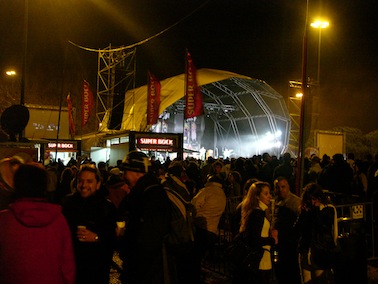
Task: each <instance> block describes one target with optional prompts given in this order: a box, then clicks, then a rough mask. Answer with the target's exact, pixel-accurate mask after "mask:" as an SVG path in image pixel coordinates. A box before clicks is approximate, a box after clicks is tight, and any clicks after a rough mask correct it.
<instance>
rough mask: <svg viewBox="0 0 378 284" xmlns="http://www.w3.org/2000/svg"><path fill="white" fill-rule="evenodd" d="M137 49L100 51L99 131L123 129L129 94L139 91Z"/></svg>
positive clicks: (98, 84)
mask: <svg viewBox="0 0 378 284" xmlns="http://www.w3.org/2000/svg"><path fill="white" fill-rule="evenodd" d="M135 76H136V47H119V48H112V46H111V45H109V46H108V47H106V48H104V49H101V50H98V71H97V100H96V117H97V122H98V125H99V127H98V130H99V132H107V131H109V130H120V128H121V124H122V117H123V109H124V102H125V93H126V91H127V90H130V89H134V88H135Z"/></svg>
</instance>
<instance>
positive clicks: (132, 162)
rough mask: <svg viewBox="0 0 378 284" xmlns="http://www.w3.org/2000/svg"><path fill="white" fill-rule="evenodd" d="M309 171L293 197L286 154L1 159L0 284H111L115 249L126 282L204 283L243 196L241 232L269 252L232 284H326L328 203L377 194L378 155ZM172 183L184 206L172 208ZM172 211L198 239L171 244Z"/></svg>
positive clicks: (314, 161) (331, 238) (330, 235)
mask: <svg viewBox="0 0 378 284" xmlns="http://www.w3.org/2000/svg"><path fill="white" fill-rule="evenodd" d="M304 168H305V174H304V185H305V187H304V188H303V189H301V190H300V191H299V192H300V195H299V196H298V195H297V192H298V191H297V189H296V188H295V174H296V172H295V169H296V166H295V159H294V158H292V157H291V156H290V154H289V153H285V154H284V155H282V157H280V159H278V158H277V157H274V156H271V155H269V154H268V153H264V154H263V155H256V156H254V157H252V158H231V159H228V158H227V159H217V160H216V159H213V158H212V157H209V158H208V159H207V160H206V161H200V160H197V159H193V158H187V159H185V160H184V161H180V160H173V161H170V160H169V159H167V161H165V162H164V163H161V162H159V161H157V160H155V158H154V157H153V156H152V157H149V156H147V155H146V154H145V153H143V152H139V151H132V152H130V153H129V154H128V155H127V156H126V158H125V159H124V160H119V161H118V162H117V165H116V166H109V165H108V164H107V163H106V162H99V163H97V164H96V163H94V162H91V161H90V159H87V160H85V161H83V162H81V163H79V162H78V161H75V160H71V161H70V163H69V164H67V165H63V163H62V162H61V161H57V162H52V163H51V164H49V165H48V166H47V167H46V166H43V165H42V164H39V163H34V162H28V163H25V162H23V161H21V160H20V159H18V158H17V157H10V158H6V159H3V160H1V161H0V224H1V227H2V233H1V234H0V282H1V283H42V284H43V283H78V284H81V283H99V284H105V283H109V272H110V269H111V266H112V265H113V261H112V257H113V253H114V251H117V252H119V256H120V258H121V260H122V269H121V271H122V273H121V277H120V278H121V279H120V280H121V281H122V283H184V284H185V283H201V281H202V279H201V263H202V261H203V259H204V258H205V257H206V254H207V253H208V252H209V250H211V248H212V247H213V246H214V244H215V243H216V241H217V237H218V226H219V223H220V221H221V217H222V214H224V212H225V209H226V204H227V200H228V199H230V198H235V197H236V198H240V200H241V202H240V204H239V205H238V206H237V207H236V208H235V210H233V214H234V216H233V228H232V230H233V231H234V235H238V234H241V233H243V234H244V235H246V236H247V238H248V242H249V243H250V245H251V247H261V248H263V249H264V253H263V254H262V256H261V259H260V263H259V269H258V270H257V271H256V270H250V269H247V268H245V267H234V273H233V282H234V283H271V281H272V279H273V278H274V279H276V280H277V281H278V283H294V284H295V283H328V282H326V281H330V279H332V277H333V266H334V256H335V254H336V253H337V248H338V244H337V234H338V233H337V220H336V219H337V212H336V210H335V207H334V206H333V205H332V203H334V202H344V201H349V200H351V198H354V199H355V200H359V201H361V200H362V201H371V200H373V199H374V198H376V195H377V192H378V191H377V186H378V182H377V179H378V155H376V156H375V160H374V159H373V158H372V157H371V156H368V157H367V159H365V160H363V161H362V160H358V159H356V160H355V159H354V156H353V154H349V155H348V157H347V159H344V157H343V155H341V154H336V155H334V156H333V157H332V159H331V158H330V157H328V156H327V155H324V156H323V157H322V159H320V158H319V157H317V156H316V155H313V156H311V157H310V158H308V159H306V161H305V167H304ZM167 188H168V189H169V190H170V191H173V192H174V193H175V194H178V195H179V196H180V198H182V200H184V201H183V203H182V204H184V205H182V204H181V203H180V204H177V203H176V204H173V202H172V198H170V196H169V194H167ZM326 192H327V195H326V194H325V193H326ZM330 193H332V194H333V195H330ZM330 196H332V199H330V198H329V197H330ZM189 205H190V206H191V208H192V209H190V211H188V208H187V206H189ZM173 207H177V208H178V209H180V210H181V212H184V213H183V214H184V215H185V209H186V212H190V214H189V213H187V215H190V216H185V218H186V219H185V220H188V222H189V217H190V218H192V220H193V231H191V230H188V234H193V236H188V238H187V240H186V241H185V242H186V243H180V244H178V245H177V244H176V245H175V246H172V245H171V244H170V243H169V242H168V241H167V240H168V238H169V237H167V236H169V235H170V234H171V233H172V226H174V225H177V224H173V223H174V222H173V221H172V208H173ZM183 207H185V208H183ZM179 212H180V211H179ZM273 250H274V251H276V252H278V256H279V259H278V261H272V252H273ZM275 260H277V259H275ZM256 281H257V282H256Z"/></svg>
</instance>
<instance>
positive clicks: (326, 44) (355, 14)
mask: <svg viewBox="0 0 378 284" xmlns="http://www.w3.org/2000/svg"><path fill="white" fill-rule="evenodd" d="M309 3H310V5H309V21H310V22H311V21H313V20H314V19H315V17H316V16H318V15H322V16H323V17H324V18H326V19H327V20H328V21H329V22H330V26H329V28H327V29H325V30H323V31H322V37H321V68H320V83H321V89H320V104H319V110H320V116H319V128H320V129H322V130H328V129H331V128H333V127H338V126H349V127H354V128H358V129H361V130H362V131H363V133H367V132H370V131H373V130H377V129H378V124H377V123H376V119H377V114H376V111H377V107H378V103H377V96H378V79H377V78H376V77H377V73H378V72H377V71H378V56H377V54H376V53H377V48H376V45H377V43H378V25H377V20H376V19H377V15H376V13H377V11H378V9H377V8H378V1H375V0H329V1H309ZM201 6H202V7H201ZM198 7H201V8H198ZM305 8H306V1H305V0H301V1H299V0H286V1H282V0H266V1H263V0H262V1H252V0H249V1H247V0H210V1H205V0H202V1H200V0H159V1H158V0H92V1H90V0H29V24H28V35H29V36H28V56H27V77H26V80H27V91H26V94H25V101H26V103H28V102H29V101H28V91H30V92H33V91H34V92H41V93H49V95H50V96H51V92H52V90H53V89H54V88H55V89H57V88H58V89H59V90H60V92H66V91H68V90H69V91H71V93H77V94H79V93H80V85H81V81H82V80H83V79H86V80H88V81H89V82H90V83H91V85H92V86H93V90H94V91H95V86H96V72H97V54H96V53H91V52H87V51H83V50H81V49H79V48H77V47H75V46H73V45H72V44H70V43H69V42H68V41H72V42H75V43H77V44H79V45H82V46H85V47H90V48H95V49H98V48H104V47H106V46H108V45H109V44H112V46H114V47H118V46H125V45H130V44H133V43H136V42H139V41H141V40H144V39H146V38H149V37H151V36H153V35H155V34H157V33H159V32H160V31H162V30H164V29H165V28H167V27H169V26H171V25H174V24H175V23H178V24H177V25H174V26H173V27H172V28H171V29H169V30H168V31H167V32H165V33H163V34H162V35H160V36H159V37H157V38H154V39H152V40H150V41H148V42H147V43H146V44H143V45H141V46H139V47H138V48H137V81H136V84H137V86H140V85H144V84H146V73H147V70H148V69H149V70H151V72H153V73H154V74H155V75H156V76H157V77H158V78H159V79H165V78H167V77H170V76H175V75H177V74H180V73H183V71H184V52H185V48H188V50H189V51H190V53H191V54H192V57H193V60H194V62H195V64H196V66H197V68H214V69H221V70H227V71H231V72H235V73H239V74H242V75H247V76H250V77H253V78H257V79H261V80H264V81H265V82H267V83H268V84H269V85H271V86H272V87H273V88H274V89H276V90H277V91H278V92H279V93H280V94H281V95H283V96H284V97H285V98H286V97H287V96H288V93H289V88H288V81H289V80H299V79H300V78H301V60H302V40H303V34H304V22H305ZM191 13H192V14H191ZM188 15H189V16H188ZM23 17H24V0H12V1H11V0H0V21H1V25H0V36H1V41H0V51H1V52H0V69H1V74H2V75H1V76H3V74H4V72H5V70H7V69H9V68H15V69H16V70H18V71H19V72H18V73H20V71H21V65H22V56H23V31H24V18H23ZM317 51H318V31H317V30H315V29H312V28H311V29H309V31H308V72H307V73H308V76H309V77H310V78H312V79H314V80H315V79H316V74H317ZM48 84H50V85H51V86H52V87H44V88H40V86H46V85H48ZM55 93H57V92H55ZM33 103H35V102H33Z"/></svg>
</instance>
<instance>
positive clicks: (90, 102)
mask: <svg viewBox="0 0 378 284" xmlns="http://www.w3.org/2000/svg"><path fill="white" fill-rule="evenodd" d="M81 98H82V109H81V126H82V127H84V126H85V125H86V124H87V123H88V120H89V117H90V115H91V111H92V108H93V106H94V98H93V93H92V91H91V89H90V88H89V83H88V82H87V81H85V80H84V83H83V94H82V97H81Z"/></svg>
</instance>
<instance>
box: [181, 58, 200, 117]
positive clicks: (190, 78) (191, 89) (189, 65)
mask: <svg viewBox="0 0 378 284" xmlns="http://www.w3.org/2000/svg"><path fill="white" fill-rule="evenodd" d="M185 83H186V84H185V111H184V118H185V119H187V118H193V117H196V116H199V115H202V114H203V102H202V94H201V90H200V88H199V86H198V84H197V70H196V67H195V66H194V63H193V60H192V56H191V55H190V53H189V52H188V51H186V70H185Z"/></svg>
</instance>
